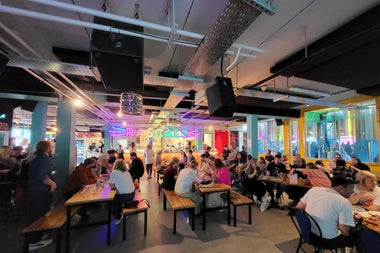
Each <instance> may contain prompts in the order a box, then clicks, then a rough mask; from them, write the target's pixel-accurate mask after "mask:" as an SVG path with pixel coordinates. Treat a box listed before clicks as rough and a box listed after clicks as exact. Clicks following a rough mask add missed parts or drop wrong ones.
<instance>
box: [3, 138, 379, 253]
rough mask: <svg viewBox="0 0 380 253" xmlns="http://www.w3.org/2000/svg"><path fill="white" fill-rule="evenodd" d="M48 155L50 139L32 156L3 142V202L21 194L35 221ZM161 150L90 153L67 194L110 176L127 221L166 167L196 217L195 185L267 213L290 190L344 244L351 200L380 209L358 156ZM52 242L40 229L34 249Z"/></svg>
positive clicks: (48, 191)
mask: <svg viewBox="0 0 380 253" xmlns="http://www.w3.org/2000/svg"><path fill="white" fill-rule="evenodd" d="M50 155H51V143H50V142H49V141H40V142H38V143H37V145H36V149H35V151H34V152H31V154H29V155H27V156H26V154H22V152H20V150H19V148H17V147H14V148H13V150H12V148H11V147H8V146H2V147H0V175H1V178H2V179H5V178H6V179H7V180H11V181H12V182H15V184H12V185H1V187H2V189H1V204H2V205H4V203H8V202H9V204H10V202H11V200H10V198H11V193H12V192H14V193H16V194H15V196H16V207H18V208H20V207H21V208H24V207H25V206H28V223H32V222H33V221H35V220H36V219H38V218H39V217H40V216H42V215H44V214H45V213H46V212H47V211H48V210H49V209H50V205H51V201H52V192H54V190H55V189H56V187H57V186H56V184H55V182H54V176H53V174H52V170H53V167H52V160H51V158H50ZM161 155H162V153H161V152H157V154H156V153H155V152H154V151H153V149H152V146H151V145H147V146H146V149H145V151H144V153H143V154H142V156H143V157H142V158H139V157H138V155H137V154H136V152H134V151H132V152H131V153H130V160H129V161H125V158H124V157H125V156H124V152H121V150H120V149H119V150H117V151H116V150H108V151H106V152H104V153H102V154H101V155H100V156H99V157H91V158H87V159H85V160H84V161H83V162H82V163H81V164H79V165H78V166H76V168H75V169H74V170H73V171H72V173H71V175H70V176H69V178H68V180H67V183H66V186H65V199H69V198H70V197H71V196H73V195H74V194H75V193H76V192H78V191H79V190H81V189H82V188H83V186H85V185H91V184H95V183H97V182H99V180H103V179H109V184H110V186H111V187H113V188H115V189H116V190H117V194H116V196H115V198H114V200H113V203H112V213H113V215H114V217H115V218H116V221H115V223H116V224H117V225H118V224H120V222H121V221H122V219H123V216H122V215H121V210H122V206H123V205H124V204H126V203H127V202H129V201H131V200H133V198H134V196H135V191H136V190H140V189H139V181H140V178H141V177H142V176H143V175H144V173H145V172H146V175H147V176H146V177H147V180H148V181H150V179H151V178H152V176H153V173H154V172H153V171H155V172H157V173H163V182H162V188H165V189H168V190H173V191H175V193H176V194H178V195H180V196H182V197H186V198H190V199H192V200H193V201H194V203H195V204H196V209H195V215H198V214H200V213H201V212H202V210H201V206H202V205H201V201H202V200H201V197H200V193H199V192H198V191H197V187H199V186H200V185H201V184H210V183H223V184H226V185H228V186H231V187H232V188H233V189H234V190H236V191H239V192H240V193H241V194H244V195H247V196H248V197H250V198H252V199H253V200H254V203H255V204H256V205H258V206H259V207H260V209H261V211H265V210H267V209H269V208H270V207H271V206H276V205H279V203H280V199H281V196H282V194H284V192H285V193H287V194H288V195H289V198H290V199H292V200H293V202H292V205H293V206H296V207H297V208H301V209H305V210H306V211H307V212H308V213H309V214H310V215H312V216H313V217H314V216H315V217H318V218H317V221H318V224H319V225H320V227H321V229H322V231H323V234H324V236H325V239H326V240H334V243H342V244H344V245H345V246H352V242H353V239H352V238H351V236H350V232H349V231H350V228H351V227H353V226H354V225H355V223H354V218H353V215H352V205H357V206H360V207H361V208H363V210H372V211H373V210H377V211H380V190H379V187H378V185H377V180H376V176H375V175H374V174H372V173H371V172H370V168H369V167H368V166H367V165H365V164H364V163H361V161H360V160H359V159H358V158H356V157H352V158H351V161H350V162H349V165H347V164H346V161H344V160H343V159H342V158H341V157H340V155H339V154H336V155H335V157H334V160H333V161H332V162H331V163H330V164H329V166H324V164H323V162H322V161H316V162H315V163H311V162H310V163H306V161H305V159H303V158H302V157H301V156H300V155H299V154H296V155H295V156H294V158H293V161H292V162H291V163H290V162H289V160H288V158H287V156H285V155H281V154H280V153H274V154H272V152H271V151H270V150H267V152H266V154H265V156H262V157H258V158H255V157H252V156H251V155H249V154H248V153H247V151H246V149H245V147H244V146H243V147H242V148H241V151H239V152H238V151H237V150H235V149H233V148H231V147H228V146H227V145H225V146H224V150H223V152H221V155H220V157H215V156H213V155H212V154H211V153H210V148H209V147H208V146H205V147H204V148H203V149H202V152H201V154H200V163H198V162H197V161H196V160H197V159H195V157H194V155H193V152H192V151H191V150H189V151H187V152H184V151H182V150H181V152H180V154H179V157H176V156H174V157H172V158H171V160H170V161H169V162H168V163H166V162H165V161H163V160H162V159H161ZM261 175H267V176H270V177H281V178H286V177H290V176H294V175H297V176H298V177H300V178H307V179H308V180H309V182H310V186H311V187H310V188H311V189H310V190H309V188H306V187H297V185H289V184H284V183H275V182H268V181H266V182H265V181H262V180H259V177H260V176H261ZM2 181H4V180H2ZM6 187H9V188H6ZM8 193H9V194H8ZM33 196H34V197H35V196H39V197H38V198H37V199H38V201H39V203H38V205H36V203H34V202H33V204H32V205H29V204H27V205H26V204H25V203H26V202H27V201H35V200H34V199H33V200H31V198H33ZM41 196H42V197H41ZM203 201H207V202H206V206H207V207H219V206H224V205H225V204H226V203H225V201H226V200H225V198H223V196H221V193H212V194H209V196H208V198H207V200H203ZM316 203H318V204H316ZM18 205H19V206H18ZM78 215H79V216H81V217H82V218H83V219H85V218H86V217H87V213H86V209H85V208H81V209H80V211H79V212H78ZM51 241H52V240H51V239H42V235H41V234H39V233H36V234H35V236H32V237H30V247H29V249H30V250H33V249H37V248H39V247H44V246H46V245H48V244H49V243H51ZM348 242H349V243H348ZM339 245H340V244H339Z"/></svg>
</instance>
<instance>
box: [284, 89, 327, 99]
mask: <svg viewBox="0 0 380 253" xmlns="http://www.w3.org/2000/svg"><path fill="white" fill-rule="evenodd" d="M289 90H291V91H294V92H298V93H303V94H308V95H315V96H320V97H329V96H331V94H330V93H328V92H323V91H318V90H309V89H305V88H301V87H297V86H292V87H290V88H289Z"/></svg>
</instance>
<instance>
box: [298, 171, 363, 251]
mask: <svg viewBox="0 0 380 253" xmlns="http://www.w3.org/2000/svg"><path fill="white" fill-rule="evenodd" d="M356 183H358V181H356V180H353V179H352V178H348V177H341V176H337V177H334V178H332V180H331V186H332V187H331V188H326V187H313V188H311V189H310V190H309V191H308V192H307V193H306V194H305V196H303V197H302V198H301V200H300V201H299V202H298V204H297V208H299V209H304V210H306V212H307V213H309V214H310V215H311V216H312V217H313V218H314V219H315V220H316V222H317V223H318V225H319V227H320V228H321V231H322V236H323V238H324V239H323V243H324V244H326V245H332V246H334V247H336V248H342V247H346V246H349V247H352V246H353V244H354V240H353V237H352V236H351V235H350V230H351V228H352V227H354V226H355V222H354V217H353V215H352V206H351V203H350V202H349V201H348V199H347V198H348V197H349V196H351V194H352V193H353V192H354V184H356ZM312 230H313V229H312ZM313 232H315V234H317V235H318V232H317V231H314V230H313Z"/></svg>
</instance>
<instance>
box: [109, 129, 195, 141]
mask: <svg viewBox="0 0 380 253" xmlns="http://www.w3.org/2000/svg"><path fill="white" fill-rule="evenodd" d="M108 133H109V135H110V136H111V137H117V136H126V137H139V136H147V137H156V138H197V137H199V132H198V130H188V129H177V128H166V129H162V128H148V129H142V128H132V127H126V128H121V127H111V128H110V130H109V131H108Z"/></svg>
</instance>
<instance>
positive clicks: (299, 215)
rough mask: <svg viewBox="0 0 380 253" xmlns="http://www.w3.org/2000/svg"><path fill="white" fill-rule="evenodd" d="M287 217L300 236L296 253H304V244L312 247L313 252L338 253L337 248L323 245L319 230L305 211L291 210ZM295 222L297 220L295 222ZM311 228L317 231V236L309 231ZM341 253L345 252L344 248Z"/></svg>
mask: <svg viewBox="0 0 380 253" xmlns="http://www.w3.org/2000/svg"><path fill="white" fill-rule="evenodd" d="M289 215H290V218H291V219H292V222H293V224H294V226H295V227H296V229H297V231H298V233H299V236H300V240H299V243H298V246H297V251H296V253H298V252H299V250H300V249H302V251H303V252H305V250H304V249H303V248H302V244H304V243H307V244H310V245H311V246H313V247H314V252H323V250H324V249H328V250H331V251H332V250H333V251H334V252H336V253H338V249H339V248H337V247H335V246H332V245H326V244H324V243H323V241H324V239H323V236H322V231H321V228H320V227H319V225H318V223H317V222H316V221H315V220H314V218H313V217H311V216H310V215H309V214H308V213H307V212H306V211H304V210H299V209H297V210H296V211H294V210H293V211H292V210H291V211H290V212H289ZM295 220H297V222H296V221H295ZM312 227H313V228H315V229H316V230H317V234H316V233H313V232H312V231H311V229H312ZM341 252H345V251H344V248H342V251H341Z"/></svg>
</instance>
